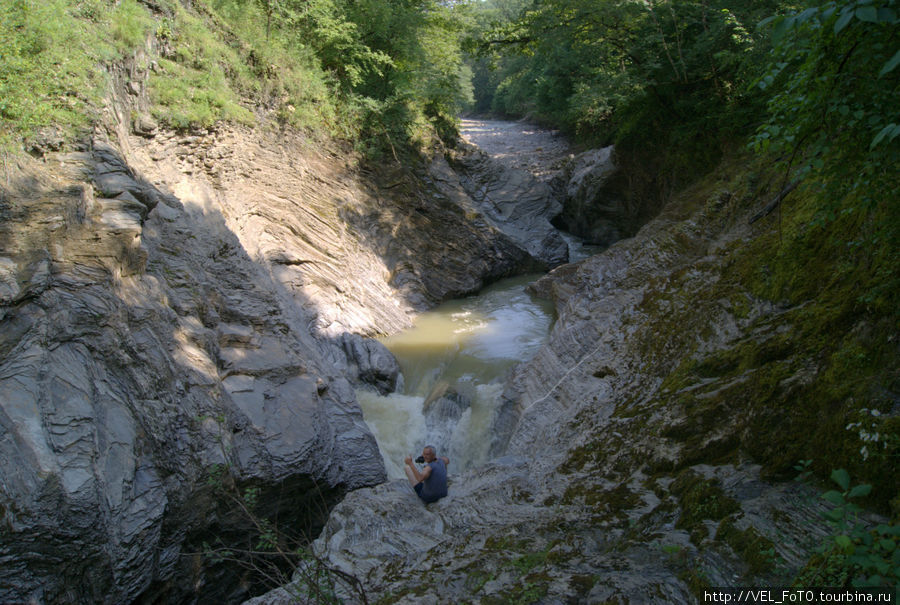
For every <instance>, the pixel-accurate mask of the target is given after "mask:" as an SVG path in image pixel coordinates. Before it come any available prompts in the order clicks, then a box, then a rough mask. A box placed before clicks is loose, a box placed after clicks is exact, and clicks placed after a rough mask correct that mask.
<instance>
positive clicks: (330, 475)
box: [0, 141, 384, 603]
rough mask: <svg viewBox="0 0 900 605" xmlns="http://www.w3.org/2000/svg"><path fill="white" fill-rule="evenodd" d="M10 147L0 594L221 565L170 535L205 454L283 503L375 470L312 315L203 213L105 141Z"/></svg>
mask: <svg viewBox="0 0 900 605" xmlns="http://www.w3.org/2000/svg"><path fill="white" fill-rule="evenodd" d="M23 162H24V164H23V165H22V166H21V167H20V170H19V174H21V180H19V181H17V182H14V185H13V186H12V187H10V189H9V190H6V191H4V200H5V202H4V206H3V212H4V221H3V227H2V230H3V233H2V242H3V248H2V251H0V254H2V258H3V262H2V264H0V266H2V267H3V284H4V289H3V299H2V301H0V302H2V306H0V318H2V325H3V329H2V334H3V337H2V345H0V431H2V432H0V477H2V478H3V480H2V490H0V504H2V506H0V510H2V517H3V523H2V526H0V532H2V540H0V559H2V560H3V561H4V563H3V565H2V566H0V569H2V571H0V576H2V582H0V586H2V589H0V600H2V601H23V600H29V599H34V600H36V601H38V602H60V601H68V602H84V603H87V602H123V601H131V600H133V599H135V598H137V597H138V596H139V595H141V594H142V593H151V594H163V595H165V594H168V598H178V594H179V592H181V591H185V590H188V591H189V590H191V589H190V587H191V586H195V587H197V586H199V587H201V592H202V586H203V585H204V584H206V583H207V582H213V583H215V582H218V581H222V579H223V578H224V577H225V576H218V577H217V576H215V575H214V574H210V575H207V574H205V573H204V572H203V571H202V569H194V570H192V569H191V567H192V566H191V565H190V564H188V560H187V559H185V558H184V557H183V556H180V555H179V552H180V551H181V550H182V549H183V548H184V547H185V545H186V544H191V543H192V541H193V538H192V536H193V535H194V534H195V533H196V532H198V531H201V530H203V529H204V527H206V526H207V525H208V524H209V523H210V518H209V515H210V514H211V509H210V507H209V506H208V503H205V501H204V499H205V496H204V493H205V492H206V491H208V489H207V487H206V481H207V479H208V477H209V476H210V474H211V472H212V471H213V470H214V469H215V468H217V467H221V466H222V465H227V467H228V468H230V469H231V470H230V473H231V474H232V476H233V477H234V479H235V480H236V481H237V482H238V484H241V483H251V482H252V483H253V484H256V485H259V486H261V488H262V489H263V490H264V491H265V492H267V493H268V492H270V491H271V494H272V496H271V497H272V499H273V500H274V501H275V502H281V504H282V505H283V506H285V507H288V506H291V505H292V502H296V501H297V500H298V498H299V497H300V495H301V494H303V493H304V492H306V491H309V490H310V489H312V488H311V486H312V485H313V484H314V483H315V484H318V485H319V487H320V488H321V490H322V491H323V493H325V494H326V496H323V497H333V495H327V493H328V491H329V490H334V489H336V488H340V489H352V488H354V487H359V486H362V485H369V484H374V483H378V482H379V481H381V480H383V479H384V469H383V467H382V464H381V461H380V456H379V455H378V451H377V447H376V445H375V442H374V439H373V438H372V436H371V434H370V433H369V431H368V429H367V427H366V426H365V424H364V423H363V421H362V415H361V412H360V411H359V408H358V405H357V404H356V401H355V397H354V395H353V391H352V388H351V387H350V385H349V383H347V381H346V379H345V378H343V377H342V376H339V375H336V374H335V373H334V371H333V370H332V369H331V366H329V365H328V364H326V363H325V362H324V361H323V358H322V356H321V354H320V344H319V343H317V342H316V341H315V340H314V339H313V338H312V337H311V336H310V334H309V332H308V331H306V325H307V323H308V322H309V320H310V318H309V317H308V316H307V315H305V314H304V313H302V312H300V311H299V310H298V309H297V308H295V307H293V306H291V305H289V304H288V303H287V300H286V297H285V296H284V294H283V292H282V291H281V288H280V285H279V284H277V283H275V282H273V281H272V279H271V277H270V276H269V275H268V274H267V272H266V271H265V268H264V267H263V266H260V265H259V264H257V263H254V262H253V261H252V260H251V259H250V258H249V256H248V255H247V253H246V251H245V250H244V248H243V247H242V246H241V244H240V241H239V240H238V239H237V238H236V237H235V236H234V235H233V234H231V233H230V232H229V231H228V230H227V229H225V228H224V224H223V221H222V218H221V215H218V214H217V213H215V212H210V211H206V212H196V211H191V209H186V208H185V207H184V205H183V204H182V203H181V202H180V201H179V200H177V199H175V198H174V197H172V196H167V195H165V194H163V193H161V192H159V191H157V190H155V189H153V188H151V187H150V186H148V185H147V184H146V183H142V182H139V181H138V180H136V179H135V178H134V177H133V176H131V173H130V171H129V170H128V169H126V168H125V162H124V160H123V159H122V158H121V157H118V156H116V155H115V151H114V148H113V147H112V146H111V145H109V144H108V143H106V142H102V141H97V142H96V144H95V145H94V146H93V151H92V153H78V154H70V155H66V156H59V157H56V158H53V157H49V156H48V157H47V165H46V166H40V167H38V166H36V165H31V164H28V163H27V162H25V161H24V160H23ZM91 175H94V177H93V181H94V186H93V187H92V188H91V187H88V188H83V187H80V186H79V185H78V183H79V182H82V183H83V182H84V181H82V180H81V179H84V178H91ZM97 175H99V176H97ZM99 195H105V196H111V195H115V196H117V197H116V198H102V197H95V196H99ZM153 202H155V204H154V203H153ZM291 486H293V487H291ZM279 488H280V489H279ZM297 490H302V491H300V493H299V494H298V491H297ZM195 546H199V544H196V545H195ZM148 553H151V554H150V555H148ZM238 580H239V578H238V577H235V578H234V580H233V581H232V582H231V583H236V582H237V581H238ZM168 582H171V585H170V586H169V588H168V591H169V592H168V593H167V592H165V590H164V589H161V588H158V585H160V584H166V583H168ZM225 583H226V584H228V583H229V582H228V581H225Z"/></svg>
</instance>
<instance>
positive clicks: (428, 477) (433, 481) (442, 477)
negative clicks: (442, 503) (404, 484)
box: [403, 445, 450, 504]
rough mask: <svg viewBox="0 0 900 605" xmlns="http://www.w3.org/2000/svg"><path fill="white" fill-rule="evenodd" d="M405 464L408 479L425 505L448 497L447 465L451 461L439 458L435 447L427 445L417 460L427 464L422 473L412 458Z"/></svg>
mask: <svg viewBox="0 0 900 605" xmlns="http://www.w3.org/2000/svg"><path fill="white" fill-rule="evenodd" d="M404 462H406V466H405V467H404V469H403V470H405V471H406V478H407V479H409V484H410V485H411V486H412V488H413V489H414V490H416V494H417V495H418V496H419V498H421V499H422V501H423V502H425V504H430V503H432V502H437V501H438V500H440V499H441V498H443V497H444V496H446V495H447V465H448V464H450V460H449V459H448V458H446V457H445V456H441V457H440V458H438V457H437V452H436V451H435V449H434V446H433V445H426V446H425V449H423V450H422V457H421V458H419V459H418V460H417V462H424V463H425V468H423V469H422V470H421V471H419V469H418V468H416V465H415V464H413V459H412V456H407V457H406V458H405V459H404Z"/></svg>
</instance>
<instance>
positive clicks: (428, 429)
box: [357, 276, 554, 478]
mask: <svg viewBox="0 0 900 605" xmlns="http://www.w3.org/2000/svg"><path fill="white" fill-rule="evenodd" d="M536 277H537V276H526V277H519V278H512V279H508V280H503V281H501V282H498V283H497V284H494V285H493V286H490V287H489V288H487V289H485V290H484V291H483V292H482V293H480V294H479V295H477V296H472V297H469V298H465V299H459V300H453V301H449V302H447V303H445V304H443V305H441V306H440V307H438V308H436V309H434V310H432V311H429V312H427V313H424V314H422V315H421V316H419V317H418V318H417V320H416V322H415V325H414V326H413V327H412V328H411V329H409V330H407V331H405V332H403V333H400V334H396V335H394V336H391V337H389V338H386V339H384V341H383V342H384V344H385V345H386V346H387V347H388V348H389V349H390V350H391V352H392V353H393V354H394V355H395V356H396V357H397V361H398V362H399V363H400V367H401V369H402V371H403V377H404V384H405V387H404V390H403V393H393V394H391V395H388V396H387V397H382V396H380V395H378V394H377V393H374V392H372V391H367V390H360V391H358V392H357V396H358V398H359V402H360V405H361V406H362V409H363V415H364V417H365V419H366V423H367V424H368V425H369V427H370V428H371V429H372V432H373V434H374V435H375V439H376V440H377V441H378V445H379V447H380V449H381V452H382V455H383V456H384V459H385V466H386V468H387V471H388V475H389V476H391V477H394V478H397V477H403V476H404V474H403V457H404V456H405V455H407V454H412V455H413V456H414V457H415V456H418V455H419V454H420V453H421V450H422V448H423V447H424V446H425V445H426V444H432V445H435V446H437V448H438V454H439V455H443V456H448V457H449V458H450V460H451V472H459V471H462V470H465V469H466V468H470V467H472V466H475V465H477V464H480V463H482V462H484V461H485V460H486V459H487V455H488V447H489V445H490V428H491V425H492V423H493V420H494V417H495V415H496V412H497V407H498V405H499V396H500V393H501V392H502V390H503V381H504V379H505V377H506V376H507V374H508V372H509V371H510V369H511V368H512V367H513V366H514V365H515V364H517V363H519V362H522V361H526V360H528V359H530V358H531V357H532V356H533V355H534V354H535V353H536V352H537V350H538V348H539V347H540V346H541V345H542V344H543V343H544V342H546V340H547V336H548V335H549V333H550V328H551V326H552V324H553V320H554V314H553V305H552V304H551V303H549V302H547V301H541V300H537V299H534V298H532V297H531V296H530V295H529V294H527V293H526V292H525V286H526V285H527V284H528V283H530V282H531V281H533V280H534V279H536ZM441 393H444V394H446V395H450V397H451V398H452V399H453V400H454V401H455V402H457V404H458V406H459V407H458V408H457V409H459V408H462V409H463V411H462V414H461V416H460V417H458V418H456V417H452V415H451V416H445V415H440V414H434V413H432V414H431V415H430V416H429V418H428V419H426V413H425V402H426V401H428V402H429V404H430V403H431V401H432V400H436V399H439V397H440V394H441ZM429 396H431V397H429Z"/></svg>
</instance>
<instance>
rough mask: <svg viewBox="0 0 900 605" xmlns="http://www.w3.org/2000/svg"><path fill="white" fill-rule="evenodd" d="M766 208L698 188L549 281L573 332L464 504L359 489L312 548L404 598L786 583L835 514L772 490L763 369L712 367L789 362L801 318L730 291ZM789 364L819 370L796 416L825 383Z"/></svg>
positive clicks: (665, 594)
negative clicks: (740, 361) (740, 352)
mask: <svg viewBox="0 0 900 605" xmlns="http://www.w3.org/2000/svg"><path fill="white" fill-rule="evenodd" d="M753 195H754V192H753V190H752V188H750V186H748V189H745V190H743V193H742V194H741V195H738V194H735V193H732V192H730V191H716V192H713V193H712V195H710V194H709V193H705V194H698V193H697V192H688V193H686V194H685V195H684V196H682V197H681V198H679V200H677V201H675V202H673V203H672V204H671V205H670V206H669V207H668V208H667V209H666V211H665V212H663V213H662V214H661V215H660V216H659V217H658V218H657V219H655V220H654V221H652V222H651V223H650V224H648V225H646V226H645V227H644V228H643V229H642V230H641V231H640V232H639V233H638V235H637V236H636V237H634V238H630V239H626V240H622V241H620V242H618V243H616V244H614V245H613V246H611V247H610V248H609V249H608V250H607V251H605V252H604V253H603V254H600V255H598V256H595V257H592V258H590V259H588V260H585V261H582V262H580V263H577V264H573V265H563V266H561V267H559V268H558V269H556V270H555V271H553V272H551V273H550V274H549V275H548V276H546V277H545V278H544V279H542V280H540V281H539V282H537V283H536V284H535V286H534V290H535V292H537V293H540V294H541V295H543V296H548V297H551V298H553V299H554V300H555V301H556V304H557V310H558V313H559V319H558V321H557V323H556V325H555V327H554V329H553V332H552V334H551V338H550V340H549V342H548V344H547V345H546V346H545V347H544V348H543V349H542V350H541V351H539V352H538V354H537V355H536V356H535V357H534V358H533V359H532V360H531V361H529V362H527V363H524V364H522V365H520V366H518V367H517V368H516V369H515V371H514V373H513V375H512V377H511V379H510V380H509V382H508V383H507V386H506V389H505V391H504V394H503V397H504V401H505V405H504V409H503V411H502V412H501V413H500V414H499V415H498V417H497V419H496V426H495V440H494V443H493V452H494V455H495V456H496V457H495V459H494V460H493V461H492V462H491V463H489V464H487V465H485V466H484V467H482V468H479V469H473V470H471V471H468V472H466V473H463V474H453V466H452V462H451V466H450V471H451V485H450V495H449V496H448V497H447V498H445V499H443V500H441V501H439V502H438V503H435V504H431V505H428V506H423V505H422V504H421V503H419V502H418V501H417V499H416V497H415V495H414V494H413V492H412V490H411V489H410V488H409V487H408V486H406V485H405V484H404V482H402V481H397V482H392V483H388V484H385V485H381V486H378V487H375V488H365V489H362V490H357V491H355V492H353V493H352V494H349V495H348V496H347V498H346V499H345V500H344V501H343V502H342V503H341V504H340V505H339V506H337V507H336V508H335V509H334V511H333V512H332V515H331V517H330V519H329V522H328V523H327V524H326V526H325V529H324V531H323V533H322V535H321V537H320V538H319V540H317V542H316V543H315V547H316V552H317V553H318V554H319V555H320V556H321V557H322V558H323V559H324V560H325V561H327V562H329V563H330V564H331V565H333V566H334V567H336V568H338V569H340V570H343V571H345V572H347V573H352V574H354V575H356V577H358V578H359V579H360V580H361V581H362V582H363V584H364V586H365V587H366V589H367V590H368V592H369V597H370V599H373V600H374V599H377V598H380V597H386V598H390V600H391V601H392V602H397V603H419V602H436V603H444V602H446V603H449V602H460V601H466V602H509V601H514V600H519V599H527V600H530V601H540V602H546V603H564V602H572V601H573V600H574V601H575V602H605V601H621V602H632V601H635V600H636V601H639V602H648V603H649V602H652V603H671V602H698V601H700V602H702V595H703V590H704V588H708V587H714V586H736V585H741V586H746V585H780V584H779V583H785V582H789V580H790V579H791V578H792V577H793V574H794V573H796V572H797V570H798V569H799V568H801V567H802V566H803V565H804V564H805V563H806V560H807V558H808V556H809V552H810V550H811V549H812V548H814V547H815V546H816V545H817V544H820V543H821V540H822V539H823V537H824V536H825V535H826V532H827V526H826V525H825V524H824V523H823V522H822V519H821V513H822V511H823V505H822V500H821V499H820V498H818V497H817V494H816V492H815V491H814V490H812V489H811V488H809V487H807V486H805V485H802V484H798V483H793V482H791V481H789V480H787V481H785V480H783V479H776V478H774V477H773V475H772V473H771V468H772V467H771V465H772V464H773V463H772V460H771V454H768V453H767V450H766V448H767V447H769V446H767V445H766V441H767V440H766V433H764V432H758V431H754V430H751V429H750V428H749V427H752V426H754V423H755V422H758V420H757V419H758V418H759V417H760V416H761V415H764V414H765V413H766V412H765V411H764V410H763V409H761V408H760V407H759V405H760V404H757V403H755V400H754V399H753V398H751V397H748V396H746V395H745V391H746V390H748V389H752V388H760V385H758V384H757V383H756V382H755V381H756V379H757V376H759V372H760V370H759V368H758V367H749V368H746V369H744V370H743V371H742V370H740V369H739V368H740V366H737V365H735V362H733V361H730V362H728V364H730V365H716V364H724V363H725V362H724V361H720V360H721V359H726V360H727V359H731V357H729V356H730V355H734V353H733V351H734V350H735V348H736V347H740V346H743V345H748V346H752V347H759V348H760V349H761V350H764V351H771V353H770V354H771V355H784V353H783V351H784V350H785V349H784V347H782V348H781V349H778V348H777V347H776V346H775V344H774V343H775V342H779V339H780V338H781V335H783V334H784V333H785V332H786V331H787V330H788V329H789V323H787V315H786V314H787V313H788V311H789V310H788V309H787V308H785V307H783V306H779V305H775V304H773V303H771V302H767V301H764V300H759V299H755V298H754V297H752V296H751V295H750V294H749V293H748V292H746V291H744V290H742V289H741V288H740V287H738V285H737V284H736V283H735V282H734V281H729V280H728V279H727V275H728V268H729V267H732V266H733V264H734V263H736V262H738V260H737V258H738V256H737V255H739V254H740V253H741V243H742V242H743V241H744V240H745V239H747V238H748V237H751V236H752V235H753V234H752V232H751V231H750V230H749V228H748V226H747V223H746V219H747V218H748V216H749V213H750V212H751V211H752V209H753V204H752V196H753ZM742 196H746V197H742ZM754 350H755V349H754ZM756 359H760V358H759V357H757V358H756ZM776 359H780V358H778V357H776ZM757 363H764V362H759V361H758V362H757ZM791 363H792V364H798V366H799V367H805V366H804V365H803V364H804V363H806V364H807V365H808V366H809V367H808V370H807V371H806V372H800V373H796V374H791V375H790V376H788V377H786V378H785V379H784V380H783V381H782V382H781V383H779V384H778V389H777V391H776V393H777V397H778V398H779V401H783V405H784V408H785V409H789V407H790V401H791V397H792V393H795V392H796V391H795V389H798V388H802V385H803V384H808V383H809V381H811V380H813V379H814V378H813V377H814V375H815V368H814V363H815V361H814V360H807V361H804V360H802V359H799V360H792V362H791ZM704 364H705V365H704ZM692 367H697V368H698V369H697V370H696V372H694V371H687V370H684V369H683V368H692ZM679 368H682V369H681V370H679ZM722 368H724V369H722ZM779 409H780V408H779ZM769 449H771V447H770V448H769ZM756 457H758V460H754V458H756ZM758 462H764V463H765V464H768V465H770V466H769V468H768V469H767V468H764V465H763V464H760V463H758ZM781 477H783V475H782V476H781ZM278 594H283V593H273V594H271V595H269V597H270V598H272V599H273V601H274V602H277V598H278ZM347 596H348V598H350V599H351V601H352V600H353V597H352V595H350V593H347ZM260 602H265V601H264V600H263V601H260Z"/></svg>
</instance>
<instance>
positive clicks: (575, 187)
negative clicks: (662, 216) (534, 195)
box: [551, 146, 638, 246]
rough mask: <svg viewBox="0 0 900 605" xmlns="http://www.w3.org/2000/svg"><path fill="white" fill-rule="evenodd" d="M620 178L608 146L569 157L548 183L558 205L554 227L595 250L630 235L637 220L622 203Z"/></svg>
mask: <svg viewBox="0 0 900 605" xmlns="http://www.w3.org/2000/svg"><path fill="white" fill-rule="evenodd" d="M620 177H621V175H620V174H619V171H618V167H617V166H616V163H615V150H614V148H613V147H612V146H609V147H604V148H603V149H592V150H590V151H585V152H584V153H581V154H579V155H577V156H575V157H573V158H572V159H571V160H570V161H569V162H568V163H567V164H566V166H565V167H564V169H563V170H562V171H561V173H560V174H558V175H556V176H555V177H554V179H553V181H552V182H551V186H552V187H553V188H554V189H555V190H557V191H559V193H560V195H561V201H562V211H561V212H560V214H559V216H558V217H557V218H556V220H555V221H554V224H556V225H559V226H560V227H561V228H563V229H565V230H566V231H569V232H570V233H574V234H575V235H577V236H579V237H582V238H584V239H585V240H587V241H588V242H590V243H592V244H596V245H599V246H609V245H611V244H613V243H614V242H617V241H618V240H620V239H622V238H623V237H627V236H630V235H631V234H633V233H634V231H635V230H636V227H637V226H638V225H637V223H636V220H637V219H638V217H637V216H635V211H634V209H632V208H631V207H630V206H629V204H628V203H627V202H626V199H627V196H626V194H625V192H624V189H623V187H622V186H621V183H620V182H619V181H620Z"/></svg>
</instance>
